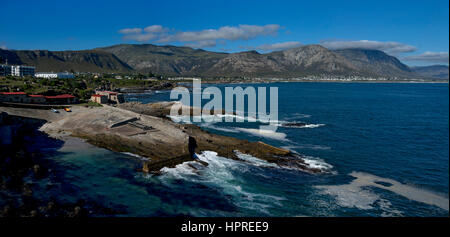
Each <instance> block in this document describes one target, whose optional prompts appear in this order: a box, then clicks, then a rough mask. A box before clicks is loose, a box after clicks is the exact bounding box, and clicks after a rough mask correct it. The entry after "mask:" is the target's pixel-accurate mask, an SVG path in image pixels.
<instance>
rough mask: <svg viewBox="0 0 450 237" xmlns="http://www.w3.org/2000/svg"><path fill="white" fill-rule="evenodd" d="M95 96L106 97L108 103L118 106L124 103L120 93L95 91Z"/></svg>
mask: <svg viewBox="0 0 450 237" xmlns="http://www.w3.org/2000/svg"><path fill="white" fill-rule="evenodd" d="M95 94H97V95H104V96H106V97H107V98H108V102H109V103H116V104H120V103H124V102H125V98H124V97H123V94H122V93H118V92H113V91H96V92H95Z"/></svg>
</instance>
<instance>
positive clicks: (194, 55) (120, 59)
mask: <svg viewBox="0 0 450 237" xmlns="http://www.w3.org/2000/svg"><path fill="white" fill-rule="evenodd" d="M0 57H1V58H5V57H6V58H8V60H9V62H10V63H12V64H29V65H34V66H36V71H50V70H51V71H56V70H65V71H70V70H73V71H80V72H118V73H120V72H139V73H149V72H152V73H155V74H161V75H167V76H199V77H279V78H296V77H297V78H298V77H304V76H360V77H387V78H432V77H430V74H426V73H418V72H419V70H418V69H417V70H415V69H413V68H410V67H408V66H407V65H405V64H403V63H402V62H401V61H400V60H399V59H397V58H396V57H394V56H391V55H388V54H386V53H384V52H382V51H379V50H369V49H340V50H329V49H327V48H325V47H323V46H321V45H314V44H313V45H303V46H300V47H296V48H291V49H286V50H281V51H274V52H270V53H259V52H257V51H254V50H253V51H243V52H237V53H221V52H212V51H207V50H203V49H193V48H190V47H185V46H172V45H164V46H158V45H153V44H117V45H111V46H106V47H99V48H94V49H90V50H79V51H48V50H0Z"/></svg>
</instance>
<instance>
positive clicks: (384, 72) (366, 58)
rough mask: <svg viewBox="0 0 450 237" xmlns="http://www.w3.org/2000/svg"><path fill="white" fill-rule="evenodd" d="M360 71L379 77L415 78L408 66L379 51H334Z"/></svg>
mask: <svg viewBox="0 0 450 237" xmlns="http://www.w3.org/2000/svg"><path fill="white" fill-rule="evenodd" d="M333 52H334V53H336V54H338V55H341V56H342V57H344V58H345V59H347V60H348V61H350V62H351V63H352V64H353V65H354V66H356V67H357V68H359V70H361V71H366V72H372V73H375V74H377V75H380V76H387V77H391V76H397V77H415V76H417V75H416V74H415V73H414V72H413V71H412V70H411V69H410V68H409V67H408V66H406V65H405V64H403V63H402V62H400V60H398V59H397V58H396V57H393V56H390V55H387V54H386V53H384V52H383V51H380V50H370V49H341V50H334V51H333Z"/></svg>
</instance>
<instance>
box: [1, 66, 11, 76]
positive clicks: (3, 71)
mask: <svg viewBox="0 0 450 237" xmlns="http://www.w3.org/2000/svg"><path fill="white" fill-rule="evenodd" d="M9 75H11V66H9V65H4V64H0V76H9Z"/></svg>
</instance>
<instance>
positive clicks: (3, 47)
mask: <svg viewBox="0 0 450 237" xmlns="http://www.w3.org/2000/svg"><path fill="white" fill-rule="evenodd" d="M0 49H3V50H7V49H8V48H7V47H6V45H0Z"/></svg>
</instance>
